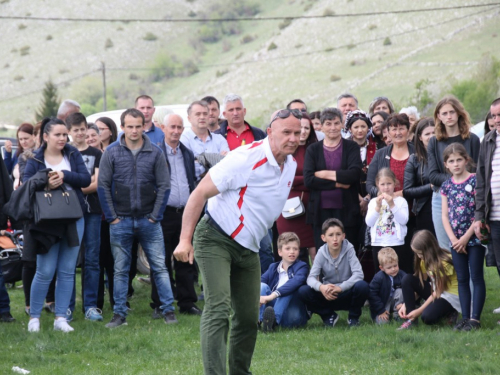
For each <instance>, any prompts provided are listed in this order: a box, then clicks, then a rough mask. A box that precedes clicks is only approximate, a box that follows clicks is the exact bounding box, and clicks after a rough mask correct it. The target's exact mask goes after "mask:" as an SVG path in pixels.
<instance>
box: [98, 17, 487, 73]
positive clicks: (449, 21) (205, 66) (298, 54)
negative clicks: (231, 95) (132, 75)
mask: <svg viewBox="0 0 500 375" xmlns="http://www.w3.org/2000/svg"><path fill="white" fill-rule="evenodd" d="M495 8H496V7H492V8H490V9H486V10H481V11H479V12H475V13H471V14H468V15H465V16H462V17H453V18H450V19H448V20H446V21H440V22H437V23H434V24H431V25H427V26H423V27H418V28H415V29H411V30H407V31H402V32H399V33H395V34H392V35H386V36H381V37H377V38H372V39H366V40H363V41H360V42H358V43H348V44H342V45H339V46H335V47H328V48H323V49H320V50H314V51H307V52H299V53H294V54H290V55H283V56H276V57H269V58H264V59H260V60H247V61H239V62H230V63H220V64H206V65H197V67H198V68H200V69H201V68H214V67H219V66H231V65H245V64H257V63H264V62H269V61H276V60H284V59H288V58H294V57H303V56H304V53H305V54H307V55H311V54H317V53H328V52H332V51H335V50H339V49H342V48H352V47H357V46H360V45H363V44H369V43H373V42H378V41H381V40H385V39H386V38H387V37H388V38H394V37H398V36H402V35H406V34H411V33H414V32H417V31H422V30H426V29H430V28H433V27H437V26H441V25H444V24H447V23H451V22H455V21H459V20H462V19H465V18H469V17H473V16H476V15H479V14H483V13H486V12H490V11H491V10H492V9H495ZM154 69H155V68H107V70H113V71H120V70H122V71H151V70H154Z"/></svg>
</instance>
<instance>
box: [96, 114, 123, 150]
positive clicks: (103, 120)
mask: <svg viewBox="0 0 500 375" xmlns="http://www.w3.org/2000/svg"><path fill="white" fill-rule="evenodd" d="M95 125H96V126H97V127H98V128H99V132H98V134H99V136H100V137H101V151H104V150H105V149H106V147H108V146H109V145H110V144H111V143H113V142H114V141H116V140H117V139H118V129H117V127H116V124H115V122H114V121H113V120H112V119H110V118H109V117H99V118H98V119H97V120H95Z"/></svg>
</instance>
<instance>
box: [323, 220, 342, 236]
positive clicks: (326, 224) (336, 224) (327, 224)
mask: <svg viewBox="0 0 500 375" xmlns="http://www.w3.org/2000/svg"><path fill="white" fill-rule="evenodd" d="M332 227H339V228H340V230H341V231H342V233H345V229H344V224H342V222H341V221H340V220H339V219H326V220H325V222H324V223H323V225H322V226H321V234H326V231H327V230H328V228H332Z"/></svg>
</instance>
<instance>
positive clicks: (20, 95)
mask: <svg viewBox="0 0 500 375" xmlns="http://www.w3.org/2000/svg"><path fill="white" fill-rule="evenodd" d="M100 71H101V69H95V70H92V71H90V72H87V73H83V74H80V75H78V76H75V77H72V78H69V79H67V80H65V81H62V82H59V83H54V86H56V87H59V86H63V85H66V84H68V83H71V82H73V81H76V80H78V79H81V78H83V77H86V76H89V75H91V74H94V73H96V72H100ZM41 91H43V89H37V90H33V91H29V92H25V93H23V94H19V95H16V96H11V97H10V98H4V99H0V103H3V102H7V101H10V100H14V99H18V98H22V97H23V96H28V95H32V94H36V93H38V92H41Z"/></svg>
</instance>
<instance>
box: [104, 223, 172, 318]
mask: <svg viewBox="0 0 500 375" xmlns="http://www.w3.org/2000/svg"><path fill="white" fill-rule="evenodd" d="M109 234H110V238H111V252H112V253H113V259H114V261H115V276H114V290H113V297H114V299H115V306H114V308H113V310H114V313H115V314H118V315H120V316H122V317H126V316H127V305H126V302H127V293H128V282H129V271H130V263H131V257H132V255H131V253H132V243H133V241H134V238H137V240H138V241H139V243H140V244H141V246H142V249H143V250H144V253H145V254H146V256H147V258H148V262H149V266H150V267H151V270H152V274H153V278H154V280H155V283H156V287H157V288H158V294H159V296H160V303H161V306H160V309H161V310H162V312H164V313H165V312H168V311H174V309H175V308H174V296H173V294H172V287H171V286H170V278H169V276H168V270H167V267H166V266H165V245H164V244H163V233H162V230H161V225H160V223H152V222H150V221H149V219H148V218H146V217H138V218H137V217H129V216H126V217H120V221H119V222H118V223H116V224H110V226H109Z"/></svg>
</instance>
